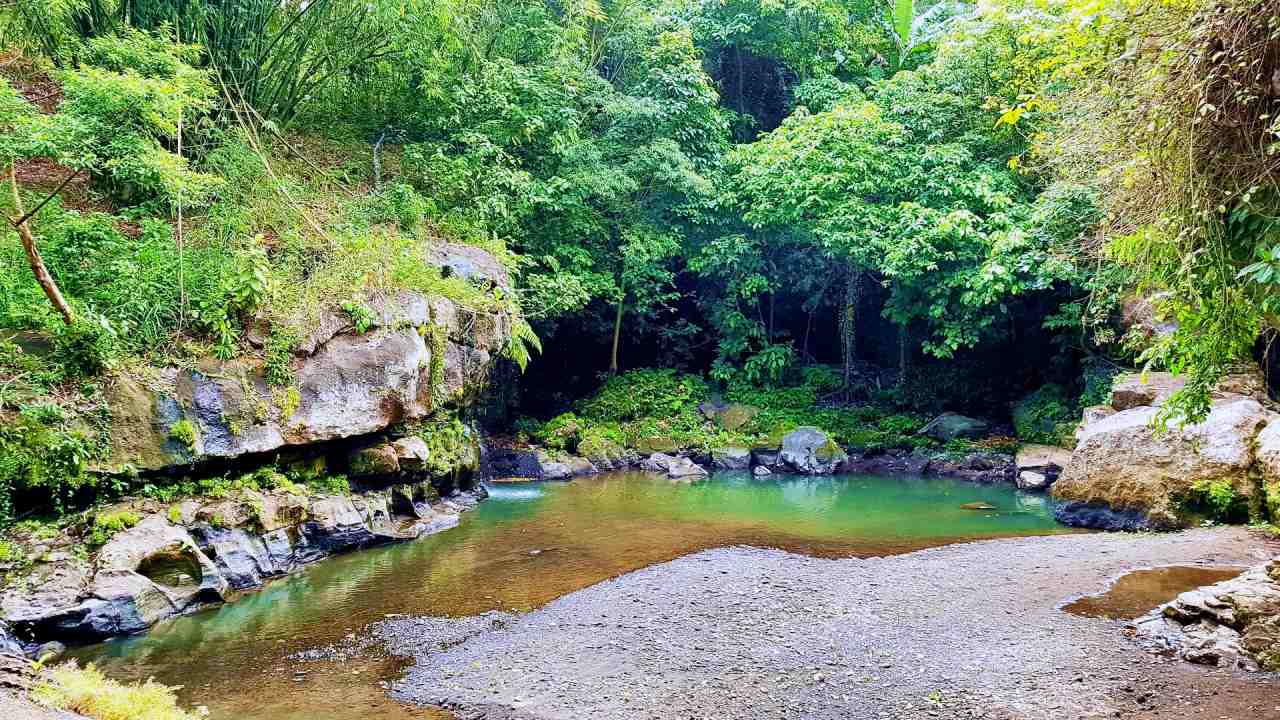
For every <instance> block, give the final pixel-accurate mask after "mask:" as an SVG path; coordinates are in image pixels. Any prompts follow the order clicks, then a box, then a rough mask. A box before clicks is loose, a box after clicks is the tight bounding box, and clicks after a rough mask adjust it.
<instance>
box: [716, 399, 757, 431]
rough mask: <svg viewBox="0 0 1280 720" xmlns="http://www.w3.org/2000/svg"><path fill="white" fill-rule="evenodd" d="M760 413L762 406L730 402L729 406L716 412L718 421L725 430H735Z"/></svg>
mask: <svg viewBox="0 0 1280 720" xmlns="http://www.w3.org/2000/svg"><path fill="white" fill-rule="evenodd" d="M759 414H760V408H758V407H756V406H754V405H743V404H742V403H730V404H729V406H728V407H726V408H725V409H723V410H721V411H720V412H718V413H716V422H717V423H719V425H720V427H722V428H724V429H725V430H728V431H730V432H733V431H736V430H739V429H741V428H742V427H743V426H745V425H746V424H747V423H749V422H751V421H752V420H755V419H756V416H757V415H759Z"/></svg>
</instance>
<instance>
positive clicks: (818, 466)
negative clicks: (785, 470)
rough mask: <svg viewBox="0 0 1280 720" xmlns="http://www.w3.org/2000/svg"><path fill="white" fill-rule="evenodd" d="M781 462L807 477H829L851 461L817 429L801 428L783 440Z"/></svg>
mask: <svg viewBox="0 0 1280 720" xmlns="http://www.w3.org/2000/svg"><path fill="white" fill-rule="evenodd" d="M778 459H779V461H780V462H781V463H782V464H783V465H785V466H787V467H789V468H791V469H792V470H795V471H796V472H799V473H804V474H806V475H829V474H831V473H833V472H835V469H836V468H837V467H838V466H840V465H841V464H842V463H844V462H845V461H846V460H848V459H849V456H848V454H847V453H845V451H844V450H843V449H841V447H840V446H839V445H836V444H835V442H833V441H832V440H831V438H829V437H827V434H826V433H824V432H822V431H821V430H819V429H818V428H816V427H807V426H806V427H799V428H796V429H795V430H793V431H791V432H789V433H787V434H786V435H785V436H784V437H783V438H782V452H781V453H780V454H779V456H778Z"/></svg>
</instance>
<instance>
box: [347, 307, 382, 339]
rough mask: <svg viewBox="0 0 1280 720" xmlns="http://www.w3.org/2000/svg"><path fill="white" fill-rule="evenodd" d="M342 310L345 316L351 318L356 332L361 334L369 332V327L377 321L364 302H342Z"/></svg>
mask: <svg viewBox="0 0 1280 720" xmlns="http://www.w3.org/2000/svg"><path fill="white" fill-rule="evenodd" d="M342 311H343V312H344V313H346V314H347V318H349V319H350V320H351V324H352V325H353V326H355V329H356V334H357V335H363V334H365V333H367V332H369V329H370V328H372V327H373V326H374V324H375V323H377V322H378V317H377V316H376V315H374V313H373V310H371V309H370V308H369V306H368V305H365V304H364V303H358V302H353V301H348V302H344V303H342Z"/></svg>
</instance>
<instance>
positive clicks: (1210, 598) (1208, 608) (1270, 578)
mask: <svg viewBox="0 0 1280 720" xmlns="http://www.w3.org/2000/svg"><path fill="white" fill-rule="evenodd" d="M1277 577H1280V559H1277V560H1273V561H1271V562H1270V563H1268V564H1265V565H1259V566H1255V567H1253V568H1250V569H1249V570H1248V571H1246V572H1245V573H1244V574H1242V575H1240V576H1239V577H1236V578H1232V579H1230V580H1224V581H1223V582H1220V583H1216V584H1214V585H1209V586H1206V587H1202V588H1197V589H1195V590H1190V591H1188V592H1184V593H1182V594H1181V595H1179V596H1178V597H1177V598H1176V599H1175V600H1173V602H1170V603H1168V604H1166V605H1163V606H1161V607H1160V608H1157V609H1156V610H1155V611H1153V612H1152V613H1150V614H1148V615H1146V616H1144V617H1142V618H1139V619H1138V620H1136V621H1134V623H1133V624H1132V627H1133V628H1134V630H1135V631H1136V633H1137V636H1138V637H1139V639H1140V640H1142V641H1144V642H1146V643H1148V644H1150V645H1153V646H1154V647H1155V648H1156V649H1157V650H1160V651H1162V652H1167V653H1170V654H1174V655H1177V656H1178V657H1181V658H1182V659H1184V660H1187V661H1189V662H1193V663H1198V664H1201V665H1214V666H1218V667H1240V668H1243V669H1246V670H1258V669H1262V670H1269V671H1280V581H1278V580H1277Z"/></svg>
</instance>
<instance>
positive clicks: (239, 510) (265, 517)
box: [0, 482, 484, 657]
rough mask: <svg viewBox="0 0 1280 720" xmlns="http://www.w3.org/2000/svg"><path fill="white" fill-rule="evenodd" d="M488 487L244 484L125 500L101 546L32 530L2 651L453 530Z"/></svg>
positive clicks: (2, 607) (86, 637)
mask: <svg viewBox="0 0 1280 720" xmlns="http://www.w3.org/2000/svg"><path fill="white" fill-rule="evenodd" d="M483 497H484V490H483V488H482V487H477V488H475V489H473V490H460V489H456V488H454V489H450V490H449V491H448V493H447V495H446V496H444V497H442V496H441V495H440V493H439V492H438V490H437V489H436V488H435V486H433V485H432V484H431V483H430V482H419V483H414V484H398V485H392V486H389V487H387V488H385V489H381V490H371V491H366V492H357V493H353V494H350V495H345V494H344V495H329V494H309V493H307V492H306V491H305V490H304V489H301V488H298V489H293V490H270V491H263V490H248V489H239V490H236V491H235V493H234V495H233V496H231V497H225V498H204V499H199V498H188V499H186V500H183V501H181V502H179V503H176V504H174V505H168V506H166V505H164V504H162V503H159V502H156V501H154V500H135V501H127V502H124V503H120V504H118V505H116V506H113V507H112V508H109V509H106V510H104V511H101V512H100V513H99V515H98V517H104V516H105V517H111V518H118V519H120V520H119V521H120V522H121V523H122V524H124V525H128V527H126V528H124V529H121V530H119V531H118V532H116V533H115V534H114V535H112V536H111V537H110V538H109V539H107V540H106V541H105V543H104V544H102V545H101V546H100V547H91V548H86V547H85V543H86V539H85V538H84V536H83V535H80V534H77V531H76V529H74V528H72V529H69V530H68V531H66V532H64V533H60V534H57V535H54V536H52V537H45V538H30V539H29V540H30V544H29V545H28V546H26V547H25V549H24V552H27V553H30V554H31V555H32V556H33V557H35V558H38V559H37V560H36V561H35V562H34V564H33V566H32V567H30V568H29V569H27V570H25V571H24V572H21V573H20V574H17V576H16V577H15V578H14V579H13V580H12V581H11V582H10V583H9V584H8V585H7V586H6V587H5V588H4V590H3V592H2V593H0V611H3V618H4V619H3V621H0V650H7V651H10V652H25V653H26V654H28V655H31V656H33V657H38V656H42V655H45V654H48V653H52V654H57V653H58V652H59V650H58V647H59V646H60V645H61V644H63V643H85V642H93V641H98V640H104V639H107V638H110V637H114V636H117V635H128V634H132V633H138V632H142V631H144V630H146V629H147V628H149V627H151V626H152V625H154V624H155V623H157V622H159V621H161V620H164V619H166V618H169V617H173V616H174V615H179V614H182V613H186V612H192V611H194V610H197V609H199V608H202V607H206V606H208V605H210V604H214V603H220V602H227V601H232V600H234V599H235V598H236V595H237V593H240V592H243V591H246V590H251V589H253V588H256V587H259V586H261V585H262V584H263V583H265V582H267V581H269V580H271V579H273V578H276V577H281V576H284V575H287V574H289V573H291V572H294V571H296V570H298V569H299V568H302V567H304V566H306V565H308V564H310V563H313V562H316V561H318V560H321V559H323V558H326V557H329V556H331V555H334V554H337V553H343V552H349V551H352V550H359V549H362V548H367V547H371V546H374V545H380V544H385V543H390V542H399V541H405V540H412V539H415V538H418V537H422V536H424V535H428V534H431V533H436V532H440V531H442V530H447V529H449V528H452V527H454V526H456V525H457V524H458V519H459V518H458V516H459V514H460V513H462V512H465V511H467V510H469V509H471V508H472V507H474V506H475V504H476V503H477V502H478V501H479V500H481V499H483Z"/></svg>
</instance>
